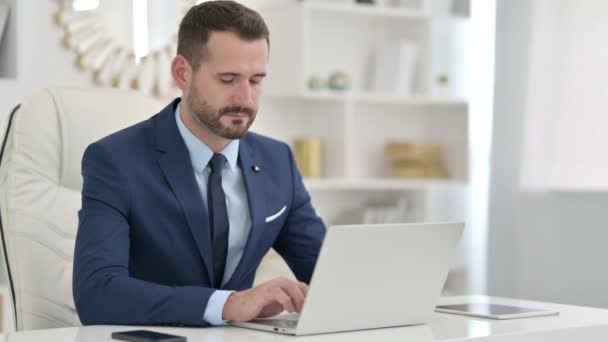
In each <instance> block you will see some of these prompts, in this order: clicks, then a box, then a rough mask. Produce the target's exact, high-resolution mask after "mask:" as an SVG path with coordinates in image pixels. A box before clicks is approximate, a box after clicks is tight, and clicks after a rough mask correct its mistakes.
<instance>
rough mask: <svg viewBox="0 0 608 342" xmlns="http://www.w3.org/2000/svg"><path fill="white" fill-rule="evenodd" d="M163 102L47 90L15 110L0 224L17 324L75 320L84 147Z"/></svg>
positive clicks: (0, 162)
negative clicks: (74, 267)
mask: <svg viewBox="0 0 608 342" xmlns="http://www.w3.org/2000/svg"><path fill="white" fill-rule="evenodd" d="M160 109H161V105H160V103H159V102H157V101H155V100H153V99H151V98H149V97H146V96H145V95H142V94H140V93H137V92H133V91H126V90H117V89H100V88H95V89H48V90H44V91H40V92H38V93H36V94H34V95H33V96H31V97H30V98H29V99H27V100H26V101H25V102H24V103H23V104H22V105H21V107H20V108H19V110H18V111H17V112H16V113H15V116H14V118H13V120H12V122H11V124H10V128H9V129H8V132H7V137H6V139H5V146H3V150H4V151H3V155H2V156H1V159H0V223H1V224H2V238H3V244H4V246H3V247H4V251H5V253H4V255H5V258H6V260H5V261H6V265H7V270H8V273H9V274H8V276H9V282H10V283H11V288H12V300H13V305H14V310H15V312H14V313H15V323H16V328H17V330H29V329H45V328H56V327H65V326H78V325H80V321H79V319H78V314H77V313H76V310H75V307H74V300H73V298H72V261H73V257H74V241H75V238H76V231H77V228H78V216H77V214H78V210H79V209H80V205H81V188H82V176H81V173H80V165H81V160H82V154H83V153H84V150H85V148H86V147H87V146H88V145H89V144H90V143H92V142H94V141H96V140H98V139H100V138H102V137H104V136H106V135H108V134H110V133H112V132H115V131H117V130H120V129H122V128H125V127H127V126H130V125H132V124H134V123H136V122H139V121H142V120H145V119H146V118H148V117H150V116H151V115H152V114H155V113H156V112H158V111H159V110H160Z"/></svg>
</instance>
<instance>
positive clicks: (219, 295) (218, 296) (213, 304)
mask: <svg viewBox="0 0 608 342" xmlns="http://www.w3.org/2000/svg"><path fill="white" fill-rule="evenodd" d="M233 292H234V291H224V290H215V292H213V294H211V297H209V301H208V302H207V307H206V308H205V314H204V315H203V320H205V322H207V323H209V324H211V325H226V321H225V320H223V319H222V313H223V311H224V304H226V301H227V300H228V297H229V296H230V295H231V294H232V293H233Z"/></svg>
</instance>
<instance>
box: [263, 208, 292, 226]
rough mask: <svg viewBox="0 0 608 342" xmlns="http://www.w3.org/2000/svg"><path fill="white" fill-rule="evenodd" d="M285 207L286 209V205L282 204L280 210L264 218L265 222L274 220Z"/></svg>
mask: <svg viewBox="0 0 608 342" xmlns="http://www.w3.org/2000/svg"><path fill="white" fill-rule="evenodd" d="M285 209H287V206H286V205H284V206H283V208H281V210H279V211H277V213H276V214H274V215H271V216H268V217H267V218H266V223H268V222H272V221H274V220H275V219H276V218H277V217H279V216H281V214H282V213H283V212H284V211H285Z"/></svg>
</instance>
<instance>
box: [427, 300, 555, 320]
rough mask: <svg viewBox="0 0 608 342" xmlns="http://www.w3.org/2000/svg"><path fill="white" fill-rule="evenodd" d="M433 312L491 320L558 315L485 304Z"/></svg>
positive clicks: (451, 306) (440, 307)
mask: <svg viewBox="0 0 608 342" xmlns="http://www.w3.org/2000/svg"><path fill="white" fill-rule="evenodd" d="M435 311H437V312H442V313H449V314H456V315H465V316H473V317H482V318H491V319H512V318H525V317H536V316H551V315H558V314H559V312H557V311H552V310H541V309H533V308H524V307H520V306H509V305H499V304H487V303H466V304H454V305H439V306H437V308H436V309H435Z"/></svg>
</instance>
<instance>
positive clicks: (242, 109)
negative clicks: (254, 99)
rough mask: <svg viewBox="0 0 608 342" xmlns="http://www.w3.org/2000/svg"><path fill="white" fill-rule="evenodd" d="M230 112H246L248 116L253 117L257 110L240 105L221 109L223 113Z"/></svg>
mask: <svg viewBox="0 0 608 342" xmlns="http://www.w3.org/2000/svg"><path fill="white" fill-rule="evenodd" d="M229 113H235V114H236V113H245V114H247V116H249V117H252V116H253V114H255V110H253V108H249V107H240V106H232V107H224V108H222V109H221V110H220V114H221V115H225V114H229Z"/></svg>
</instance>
